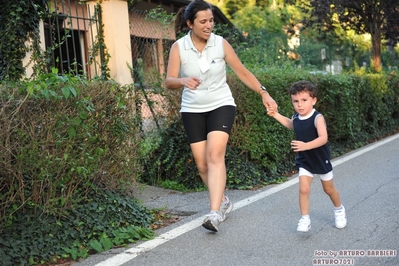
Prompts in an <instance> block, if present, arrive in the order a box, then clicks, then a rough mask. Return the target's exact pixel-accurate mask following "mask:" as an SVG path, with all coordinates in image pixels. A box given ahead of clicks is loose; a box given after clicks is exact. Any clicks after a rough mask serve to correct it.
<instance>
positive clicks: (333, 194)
mask: <svg viewBox="0 0 399 266" xmlns="http://www.w3.org/2000/svg"><path fill="white" fill-rule="evenodd" d="M321 184H322V186H323V190H324V192H325V193H326V194H327V195H328V196H329V197H330V199H331V201H332V203H333V205H334V207H336V208H339V207H341V198H340V196H339V193H338V191H337V189H336V188H335V186H334V182H333V179H330V180H321Z"/></svg>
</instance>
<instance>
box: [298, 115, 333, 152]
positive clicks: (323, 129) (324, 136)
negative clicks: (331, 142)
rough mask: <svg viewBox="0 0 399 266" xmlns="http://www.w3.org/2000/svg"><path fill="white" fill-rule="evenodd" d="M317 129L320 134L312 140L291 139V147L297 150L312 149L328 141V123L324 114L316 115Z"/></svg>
mask: <svg viewBox="0 0 399 266" xmlns="http://www.w3.org/2000/svg"><path fill="white" fill-rule="evenodd" d="M316 129H317V134H318V135H319V136H318V137H317V138H315V139H314V140H312V141H309V142H302V141H298V140H293V141H291V147H292V149H293V150H294V151H295V152H298V151H307V150H311V149H316V148H318V147H321V146H323V145H324V144H326V143H327V141H328V133H327V125H326V121H325V120H324V116H322V115H319V116H317V117H316Z"/></svg>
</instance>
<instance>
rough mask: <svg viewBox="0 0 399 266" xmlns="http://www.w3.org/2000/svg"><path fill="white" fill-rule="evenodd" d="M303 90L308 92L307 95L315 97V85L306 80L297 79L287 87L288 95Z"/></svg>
mask: <svg viewBox="0 0 399 266" xmlns="http://www.w3.org/2000/svg"><path fill="white" fill-rule="evenodd" d="M303 91H307V92H309V95H310V97H312V98H314V97H316V94H317V90H316V86H315V85H313V83H312V82H310V81H307V80H300V81H297V82H295V83H294V84H292V85H291V87H290V89H289V92H290V95H296V94H298V93H300V92H303Z"/></svg>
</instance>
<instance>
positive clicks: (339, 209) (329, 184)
mask: <svg viewBox="0 0 399 266" xmlns="http://www.w3.org/2000/svg"><path fill="white" fill-rule="evenodd" d="M321 178H323V177H321ZM327 179H328V178H327ZM321 184H322V185H323V190H324V192H325V193H326V194H327V195H328V196H329V197H330V199H331V201H332V203H333V205H334V207H335V210H334V215H335V227H337V228H344V227H345V226H346V223H347V220H346V212H345V208H344V206H342V204H341V198H340V196H339V193H338V191H337V189H336V188H335V186H334V182H333V179H332V176H331V178H330V179H329V180H326V179H324V180H323V179H321Z"/></svg>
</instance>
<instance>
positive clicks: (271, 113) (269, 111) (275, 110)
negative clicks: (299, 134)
mask: <svg viewBox="0 0 399 266" xmlns="http://www.w3.org/2000/svg"><path fill="white" fill-rule="evenodd" d="M277 113H278V108H274V107H268V108H267V114H268V115H269V116H271V117H273V116H275V115H276V114H277Z"/></svg>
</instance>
